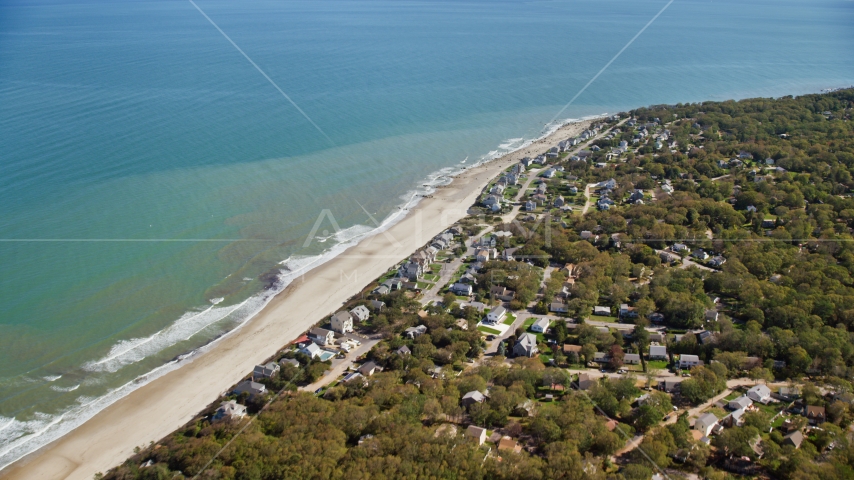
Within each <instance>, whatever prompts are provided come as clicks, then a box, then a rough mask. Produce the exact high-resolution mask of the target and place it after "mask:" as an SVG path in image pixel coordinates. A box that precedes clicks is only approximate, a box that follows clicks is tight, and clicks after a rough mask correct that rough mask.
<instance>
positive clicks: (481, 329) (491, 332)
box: [477, 325, 501, 335]
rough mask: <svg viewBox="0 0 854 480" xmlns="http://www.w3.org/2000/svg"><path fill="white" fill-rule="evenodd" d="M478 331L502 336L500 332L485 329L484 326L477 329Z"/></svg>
mask: <svg viewBox="0 0 854 480" xmlns="http://www.w3.org/2000/svg"><path fill="white" fill-rule="evenodd" d="M477 329H478V330H480V331H481V332H484V333H489V334H492V335H501V332H500V331H498V330H496V329H494V328H489V327H484V326H483V325H481V326H479V327H477Z"/></svg>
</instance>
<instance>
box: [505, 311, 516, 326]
mask: <svg viewBox="0 0 854 480" xmlns="http://www.w3.org/2000/svg"><path fill="white" fill-rule="evenodd" d="M515 321H516V315H513V314H512V313H508V314H507V318H505V319H504V321H503V322H502V323H503V324H504V325H513V322H515Z"/></svg>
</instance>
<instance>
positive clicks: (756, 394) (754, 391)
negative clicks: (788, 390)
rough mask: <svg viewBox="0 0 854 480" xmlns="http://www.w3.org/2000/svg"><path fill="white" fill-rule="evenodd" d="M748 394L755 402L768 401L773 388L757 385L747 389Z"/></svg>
mask: <svg viewBox="0 0 854 480" xmlns="http://www.w3.org/2000/svg"><path fill="white" fill-rule="evenodd" d="M747 396H748V397H750V399H751V400H753V401H754V402H759V403H768V402H769V401H770V400H771V389H770V388H768V387H767V386H765V385H756V386H755V387H753V388H751V389H750V390H748V391H747Z"/></svg>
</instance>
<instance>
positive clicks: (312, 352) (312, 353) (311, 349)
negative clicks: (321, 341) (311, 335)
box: [299, 342, 322, 358]
mask: <svg viewBox="0 0 854 480" xmlns="http://www.w3.org/2000/svg"><path fill="white" fill-rule="evenodd" d="M299 351H300V353H304V354H306V355H308V356H309V357H311V358H317V357H319V356H320V354H321V353H322V350H321V349H320V347H319V346H317V344H316V343H314V342H312V343H309V344H308V345H306V346H304V347H302V348H300V349H299Z"/></svg>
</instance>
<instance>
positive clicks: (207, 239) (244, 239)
mask: <svg viewBox="0 0 854 480" xmlns="http://www.w3.org/2000/svg"><path fill="white" fill-rule="evenodd" d="M273 241H275V240H263V239H257V238H0V242H273Z"/></svg>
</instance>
